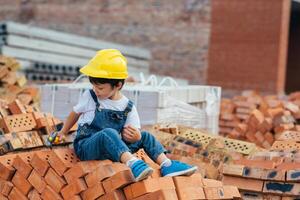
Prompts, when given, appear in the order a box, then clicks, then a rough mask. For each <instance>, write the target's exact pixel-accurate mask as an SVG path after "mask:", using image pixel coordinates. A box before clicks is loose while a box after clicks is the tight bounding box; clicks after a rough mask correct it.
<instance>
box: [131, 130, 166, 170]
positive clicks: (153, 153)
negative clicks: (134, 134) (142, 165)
mask: <svg viewBox="0 0 300 200" xmlns="http://www.w3.org/2000/svg"><path fill="white" fill-rule="evenodd" d="M141 135H142V138H141V139H140V140H139V141H137V142H135V143H126V144H127V146H128V148H129V149H130V151H131V153H135V152H137V151H138V150H139V149H141V148H143V149H144V150H145V152H146V153H147V155H148V156H149V157H150V158H151V159H152V160H153V161H155V162H156V161H157V158H158V157H159V156H160V155H161V154H163V153H164V152H166V149H165V148H164V147H163V146H162V144H161V143H160V142H159V141H158V140H157V139H156V138H155V137H154V136H153V135H152V134H150V133H149V132H146V131H142V132H141ZM159 164H160V163H159Z"/></svg>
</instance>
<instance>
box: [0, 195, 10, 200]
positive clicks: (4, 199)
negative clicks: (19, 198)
mask: <svg viewBox="0 0 300 200" xmlns="http://www.w3.org/2000/svg"><path fill="white" fill-rule="evenodd" d="M0 199H1V200H8V198H6V197H5V196H3V195H2V194H0Z"/></svg>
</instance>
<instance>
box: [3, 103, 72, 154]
mask: <svg viewBox="0 0 300 200" xmlns="http://www.w3.org/2000/svg"><path fill="white" fill-rule="evenodd" d="M61 125H62V122H61V121H60V120H58V119H57V118H55V117H53V116H52V115H51V114H45V113H41V112H39V110H38V109H37V108H36V107H34V106H30V105H23V104H22V103H21V102H20V101H19V100H18V99H17V100H15V101H13V102H11V103H9V104H8V105H7V106H6V107H0V131H1V132H2V134H1V135H0V155H1V154H3V153H6V152H9V151H13V150H17V149H27V148H33V147H40V146H43V145H44V144H45V140H46V138H47V136H48V134H50V133H51V132H53V131H55V130H56V129H57V128H58V127H59V126H61ZM75 129H76V127H74V129H72V130H71V131H75ZM67 138H68V139H72V138H69V137H67Z"/></svg>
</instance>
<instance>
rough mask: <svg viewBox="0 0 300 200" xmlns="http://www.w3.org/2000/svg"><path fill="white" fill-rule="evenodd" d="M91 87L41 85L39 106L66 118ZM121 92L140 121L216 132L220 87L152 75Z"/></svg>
mask: <svg viewBox="0 0 300 200" xmlns="http://www.w3.org/2000/svg"><path fill="white" fill-rule="evenodd" d="M166 83H169V85H168V86H164V85H165V84H166ZM90 88H91V84H89V83H73V84H55V85H44V86H41V94H42V98H41V109H42V111H43V112H50V113H52V114H53V115H54V116H56V117H58V118H59V119H61V120H65V119H66V117H67V116H68V114H69V113H70V112H71V111H72V108H73V106H74V105H76V103H77V101H78V99H79V97H80V95H81V94H82V92H83V91H84V90H85V89H90ZM122 93H123V94H124V95H125V96H127V97H128V98H129V99H130V100H132V101H133V102H134V104H135V106H136V107H137V110H138V112H139V115H140V119H141V124H142V125H151V124H155V123H177V124H182V125H187V126H191V127H195V128H202V129H206V130H208V131H209V132H211V133H213V134H218V118H219V111H220V99H221V88H220V87H213V86H200V85H192V86H178V85H177V83H176V82H175V81H173V80H172V79H171V78H166V79H163V80H162V81H161V82H160V83H158V82H157V80H156V79H155V76H153V77H150V80H149V79H148V80H144V81H143V84H135V85H130V84H127V85H125V87H124V88H123V89H122ZM190 104H197V105H198V106H197V107H195V106H192V105H190Z"/></svg>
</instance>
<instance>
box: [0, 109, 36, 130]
mask: <svg viewBox="0 0 300 200" xmlns="http://www.w3.org/2000/svg"><path fill="white" fill-rule="evenodd" d="M1 124H2V125H1V126H2V128H3V130H4V132H5V133H9V132H22V131H30V130H32V129H34V128H35V127H36V122H35V120H34V118H33V116H32V114H31V113H28V114H17V115H11V116H7V117H5V118H3V119H2V120H1Z"/></svg>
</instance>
